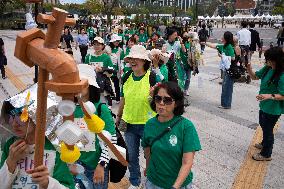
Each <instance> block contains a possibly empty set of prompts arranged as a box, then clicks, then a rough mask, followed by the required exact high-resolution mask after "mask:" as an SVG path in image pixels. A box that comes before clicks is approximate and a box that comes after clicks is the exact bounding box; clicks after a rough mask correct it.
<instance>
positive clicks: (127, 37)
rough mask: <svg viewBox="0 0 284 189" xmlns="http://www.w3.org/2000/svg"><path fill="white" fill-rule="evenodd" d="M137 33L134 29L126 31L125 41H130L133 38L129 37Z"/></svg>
mask: <svg viewBox="0 0 284 189" xmlns="http://www.w3.org/2000/svg"><path fill="white" fill-rule="evenodd" d="M135 33H136V30H135V29H132V30H126V31H125V40H126V41H128V39H129V38H130V37H131V36H128V35H133V34H135Z"/></svg>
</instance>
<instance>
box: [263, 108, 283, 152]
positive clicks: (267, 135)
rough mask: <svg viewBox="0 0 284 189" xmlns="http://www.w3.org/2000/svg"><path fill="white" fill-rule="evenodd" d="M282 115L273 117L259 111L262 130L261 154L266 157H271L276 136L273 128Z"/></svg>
mask: <svg viewBox="0 0 284 189" xmlns="http://www.w3.org/2000/svg"><path fill="white" fill-rule="evenodd" d="M279 117H280V115H271V114H267V113H265V112H263V111H262V110H259V124H260V126H261V129H262V133H263V138H262V142H261V144H262V146H263V148H262V150H261V152H260V154H261V155H262V156H264V157H271V154H272V149H273V144H274V134H273V128H274V126H275V124H276V122H277V121H278V119H279Z"/></svg>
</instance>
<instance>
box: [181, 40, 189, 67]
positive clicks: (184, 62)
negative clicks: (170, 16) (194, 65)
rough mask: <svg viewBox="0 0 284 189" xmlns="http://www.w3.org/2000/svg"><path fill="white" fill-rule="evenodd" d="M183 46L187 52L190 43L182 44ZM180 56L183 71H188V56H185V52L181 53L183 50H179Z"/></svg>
mask: <svg viewBox="0 0 284 189" xmlns="http://www.w3.org/2000/svg"><path fill="white" fill-rule="evenodd" d="M184 46H185V48H186V49H187V50H189V49H190V42H186V43H184ZM180 56H181V60H182V63H183V67H184V69H185V70H189V69H190V66H189V64H188V54H187V52H183V50H182V49H181V50H180Z"/></svg>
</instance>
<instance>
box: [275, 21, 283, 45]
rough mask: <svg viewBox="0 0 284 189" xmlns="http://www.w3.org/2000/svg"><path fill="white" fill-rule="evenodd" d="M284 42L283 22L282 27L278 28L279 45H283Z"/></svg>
mask: <svg viewBox="0 0 284 189" xmlns="http://www.w3.org/2000/svg"><path fill="white" fill-rule="evenodd" d="M283 44H284V22H282V24H281V27H280V28H279V30H278V33H277V45H278V46H283Z"/></svg>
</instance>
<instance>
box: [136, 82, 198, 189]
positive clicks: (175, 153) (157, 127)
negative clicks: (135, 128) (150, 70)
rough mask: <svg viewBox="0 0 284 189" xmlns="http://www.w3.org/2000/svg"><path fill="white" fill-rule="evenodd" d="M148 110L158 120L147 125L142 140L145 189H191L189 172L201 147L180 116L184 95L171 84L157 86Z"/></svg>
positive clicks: (189, 122) (189, 125)
mask: <svg viewBox="0 0 284 189" xmlns="http://www.w3.org/2000/svg"><path fill="white" fill-rule="evenodd" d="M151 107H152V109H153V110H154V111H155V112H156V113H157V116H156V117H154V118H152V119H150V120H148V121H147V123H146V125H145V129H144V134H143V139H142V146H143V148H144V153H145V157H146V170H145V173H146V177H147V180H146V183H145V187H146V189H162V188H180V189H191V188H192V180H193V173H192V171H191V169H192V165H193V161H194V156H195V152H196V151H199V150H201V145H200V141H199V138H198V134H197V132H196V129H195V126H194V124H193V123H192V122H191V121H190V120H188V119H186V118H185V117H183V116H182V114H183V113H184V96H183V91H182V90H181V89H180V88H179V87H178V85H177V84H176V83H174V82H166V83H163V84H160V85H158V86H157V87H155V89H154V93H153V100H152V102H151ZM169 128H171V129H169Z"/></svg>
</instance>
